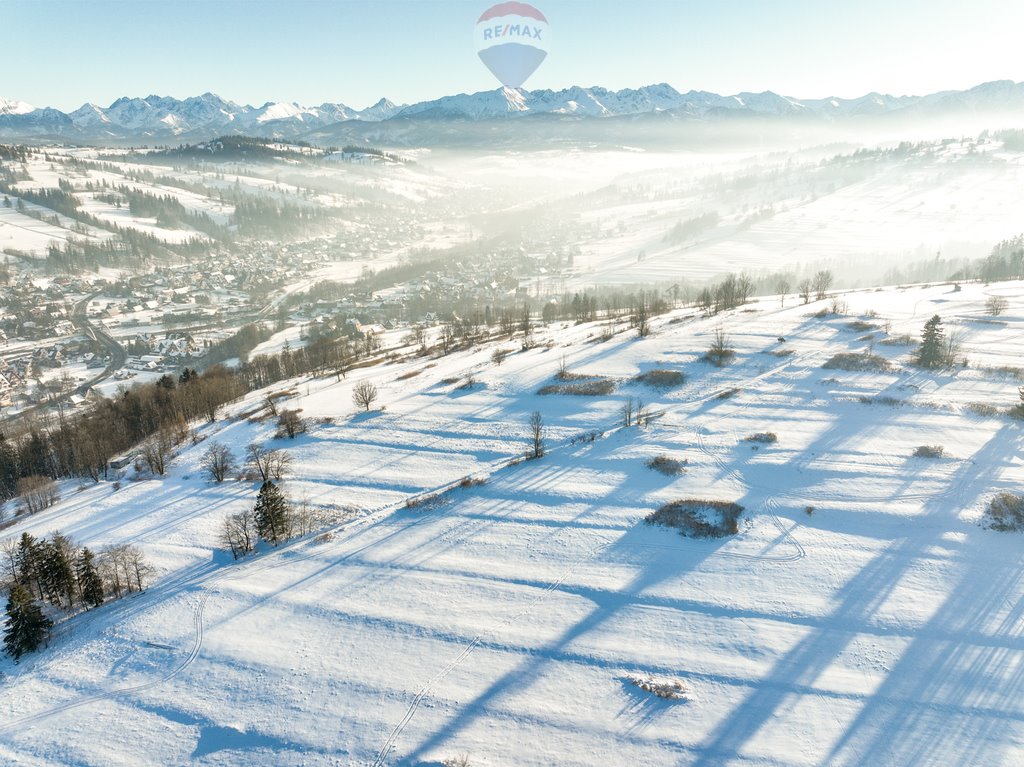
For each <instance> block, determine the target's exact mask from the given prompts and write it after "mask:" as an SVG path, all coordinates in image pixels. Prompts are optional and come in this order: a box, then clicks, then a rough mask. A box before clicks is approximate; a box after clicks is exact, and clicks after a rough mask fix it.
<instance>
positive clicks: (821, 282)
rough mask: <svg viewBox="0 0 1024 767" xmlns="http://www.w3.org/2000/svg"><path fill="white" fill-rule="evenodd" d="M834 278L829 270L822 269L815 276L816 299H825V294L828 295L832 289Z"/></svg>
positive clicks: (813, 285)
mask: <svg viewBox="0 0 1024 767" xmlns="http://www.w3.org/2000/svg"><path fill="white" fill-rule="evenodd" d="M833 281H834V278H833V276H832V272H830V271H829V270H828V269H822V270H821V271H820V272H818V273H817V274H815V275H814V282H813V284H812V287H813V288H814V295H815V299H816V300H818V301H821V300H822V299H823V298H825V294H826V293H828V289H829V288H831V287H832V283H833Z"/></svg>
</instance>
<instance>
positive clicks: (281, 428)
mask: <svg viewBox="0 0 1024 767" xmlns="http://www.w3.org/2000/svg"><path fill="white" fill-rule="evenodd" d="M305 431H306V419H304V418H303V417H302V416H300V415H299V411H298V410H282V411H281V415H279V416H278V418H277V436H278V437H287V438H288V439H295V437H296V436H297V435H299V434H303V433H304V432H305Z"/></svg>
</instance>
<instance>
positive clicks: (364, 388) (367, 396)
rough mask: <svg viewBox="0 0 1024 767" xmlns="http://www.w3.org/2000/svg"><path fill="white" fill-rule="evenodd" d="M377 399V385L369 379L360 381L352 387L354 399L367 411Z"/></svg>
mask: <svg viewBox="0 0 1024 767" xmlns="http://www.w3.org/2000/svg"><path fill="white" fill-rule="evenodd" d="M376 399H377V387H376V386H374V385H373V384H372V383H370V382H369V381H360V382H359V383H357V384H356V385H355V387H354V388H353V389H352V401H353V402H354V403H355V404H356V405H358V406H360V407H362V408H364V409H365V410H366V411H367V412H369V410H370V405H372V404H373V403H374V401H375V400H376Z"/></svg>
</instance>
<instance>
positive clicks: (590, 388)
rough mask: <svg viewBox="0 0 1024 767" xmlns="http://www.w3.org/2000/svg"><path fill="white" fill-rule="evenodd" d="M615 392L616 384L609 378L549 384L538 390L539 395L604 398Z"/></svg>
mask: <svg viewBox="0 0 1024 767" xmlns="http://www.w3.org/2000/svg"><path fill="white" fill-rule="evenodd" d="M614 391H615V382H614V381H612V380H611V379H609V378H593V379H589V380H586V381H574V382H572V383H564V384H548V385H547V386H542V387H541V388H540V389H538V390H537V394H541V395H545V396H546V395H549V394H568V395H574V396H577V397H604V396H607V395H609V394H611V393H612V392H614Z"/></svg>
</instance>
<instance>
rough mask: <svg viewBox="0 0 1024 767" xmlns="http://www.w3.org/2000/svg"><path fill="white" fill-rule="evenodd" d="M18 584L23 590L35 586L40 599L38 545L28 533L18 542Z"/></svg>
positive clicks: (41, 594) (22, 535) (41, 595)
mask: <svg viewBox="0 0 1024 767" xmlns="http://www.w3.org/2000/svg"><path fill="white" fill-rule="evenodd" d="M17 559H18V562H17V567H18V583H19V584H20V585H22V586H24V587H25V588H30V587H31V586H32V584H35V587H36V592H37V596H38V597H39V598H40V599H42V597H43V592H42V591H41V590H40V587H39V543H38V542H37V541H36V539H35V538H33V537H32V535H31V534H30V533H22V534H21V540H19V541H18V554H17Z"/></svg>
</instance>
